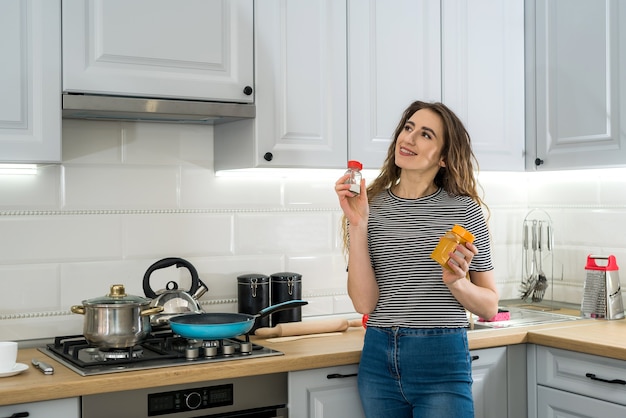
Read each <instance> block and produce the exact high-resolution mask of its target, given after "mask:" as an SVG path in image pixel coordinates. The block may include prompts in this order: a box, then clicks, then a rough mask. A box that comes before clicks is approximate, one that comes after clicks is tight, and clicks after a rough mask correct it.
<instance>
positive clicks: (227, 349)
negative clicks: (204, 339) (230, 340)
mask: <svg viewBox="0 0 626 418" xmlns="http://www.w3.org/2000/svg"><path fill="white" fill-rule="evenodd" d="M222 354H224V355H225V356H231V355H233V354H235V346H234V345H233V344H226V345H224V347H222Z"/></svg>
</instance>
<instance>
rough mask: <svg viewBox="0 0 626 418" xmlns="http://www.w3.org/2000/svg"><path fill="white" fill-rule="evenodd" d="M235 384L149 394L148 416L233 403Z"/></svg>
mask: <svg viewBox="0 0 626 418" xmlns="http://www.w3.org/2000/svg"><path fill="white" fill-rule="evenodd" d="M233 392H234V390H233V385H232V384H225V385H217V386H206V387H200V388H192V389H181V390H174V391H169V392H161V393H150V394H148V416H149V417H153V416H158V415H165V414H173V413H176V412H185V411H194V410H197V409H207V408H216V407H218V406H227V405H232V404H233Z"/></svg>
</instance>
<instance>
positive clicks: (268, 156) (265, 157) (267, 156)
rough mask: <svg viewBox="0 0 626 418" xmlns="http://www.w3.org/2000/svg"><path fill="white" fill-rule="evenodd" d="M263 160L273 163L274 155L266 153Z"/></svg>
mask: <svg viewBox="0 0 626 418" xmlns="http://www.w3.org/2000/svg"><path fill="white" fill-rule="evenodd" d="M263 159H264V160H265V161H272V160H273V159H274V155H273V154H272V153H271V152H266V153H265V155H263Z"/></svg>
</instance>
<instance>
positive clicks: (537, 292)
mask: <svg viewBox="0 0 626 418" xmlns="http://www.w3.org/2000/svg"><path fill="white" fill-rule="evenodd" d="M536 226H537V249H538V251H539V262H538V264H537V282H536V283H535V287H534V289H533V294H532V301H533V302H541V301H542V300H543V296H544V295H545V293H546V289H547V288H548V279H547V278H546V275H545V273H544V272H543V261H542V259H543V252H542V241H543V240H542V238H543V237H542V230H543V222H541V221H539V222H538V223H537V225H536ZM546 237H547V234H546ZM548 239H549V238H548Z"/></svg>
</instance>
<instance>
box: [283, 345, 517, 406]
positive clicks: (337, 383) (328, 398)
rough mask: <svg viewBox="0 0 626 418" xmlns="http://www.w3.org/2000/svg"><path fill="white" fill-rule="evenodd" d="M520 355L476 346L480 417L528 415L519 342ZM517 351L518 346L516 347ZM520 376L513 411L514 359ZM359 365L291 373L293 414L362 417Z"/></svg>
mask: <svg viewBox="0 0 626 418" xmlns="http://www.w3.org/2000/svg"><path fill="white" fill-rule="evenodd" d="M518 348H519V353H520V356H519V357H520V358H519V359H517V358H514V357H511V355H507V347H495V348H487V349H482V350H473V351H472V352H471V355H472V377H473V378H474V385H473V389H472V390H473V396H474V408H475V412H476V413H475V416H476V418H506V417H509V418H511V417H520V418H521V417H525V416H526V409H525V404H526V391H525V386H526V381H525V373H526V369H525V364H526V362H525V358H526V351H525V346H524V345H522V346H519V347H518ZM513 352H515V349H514V350H513ZM520 359H521V366H520V367H522V369H521V372H520V373H518V374H517V377H518V380H516V381H517V382H518V383H519V385H517V386H519V388H520V392H518V393H516V394H513V395H515V396H516V397H520V399H521V400H522V401H523V402H522V403H521V405H523V406H524V407H523V409H520V408H516V409H517V410H516V411H515V412H511V413H510V412H509V411H511V410H512V408H510V407H509V400H508V399H509V396H510V395H509V388H510V387H516V384H515V383H513V384H512V383H511V382H510V381H509V377H508V369H509V368H511V363H513V364H517V365H519V364H520ZM357 373H358V365H356V364H353V365H348V366H337V367H326V368H320V369H312V370H303V371H297V372H290V373H289V417H290V418H313V417H315V418H362V417H364V416H365V414H364V413H363V409H362V407H361V401H360V398H359V392H358V389H357Z"/></svg>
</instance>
